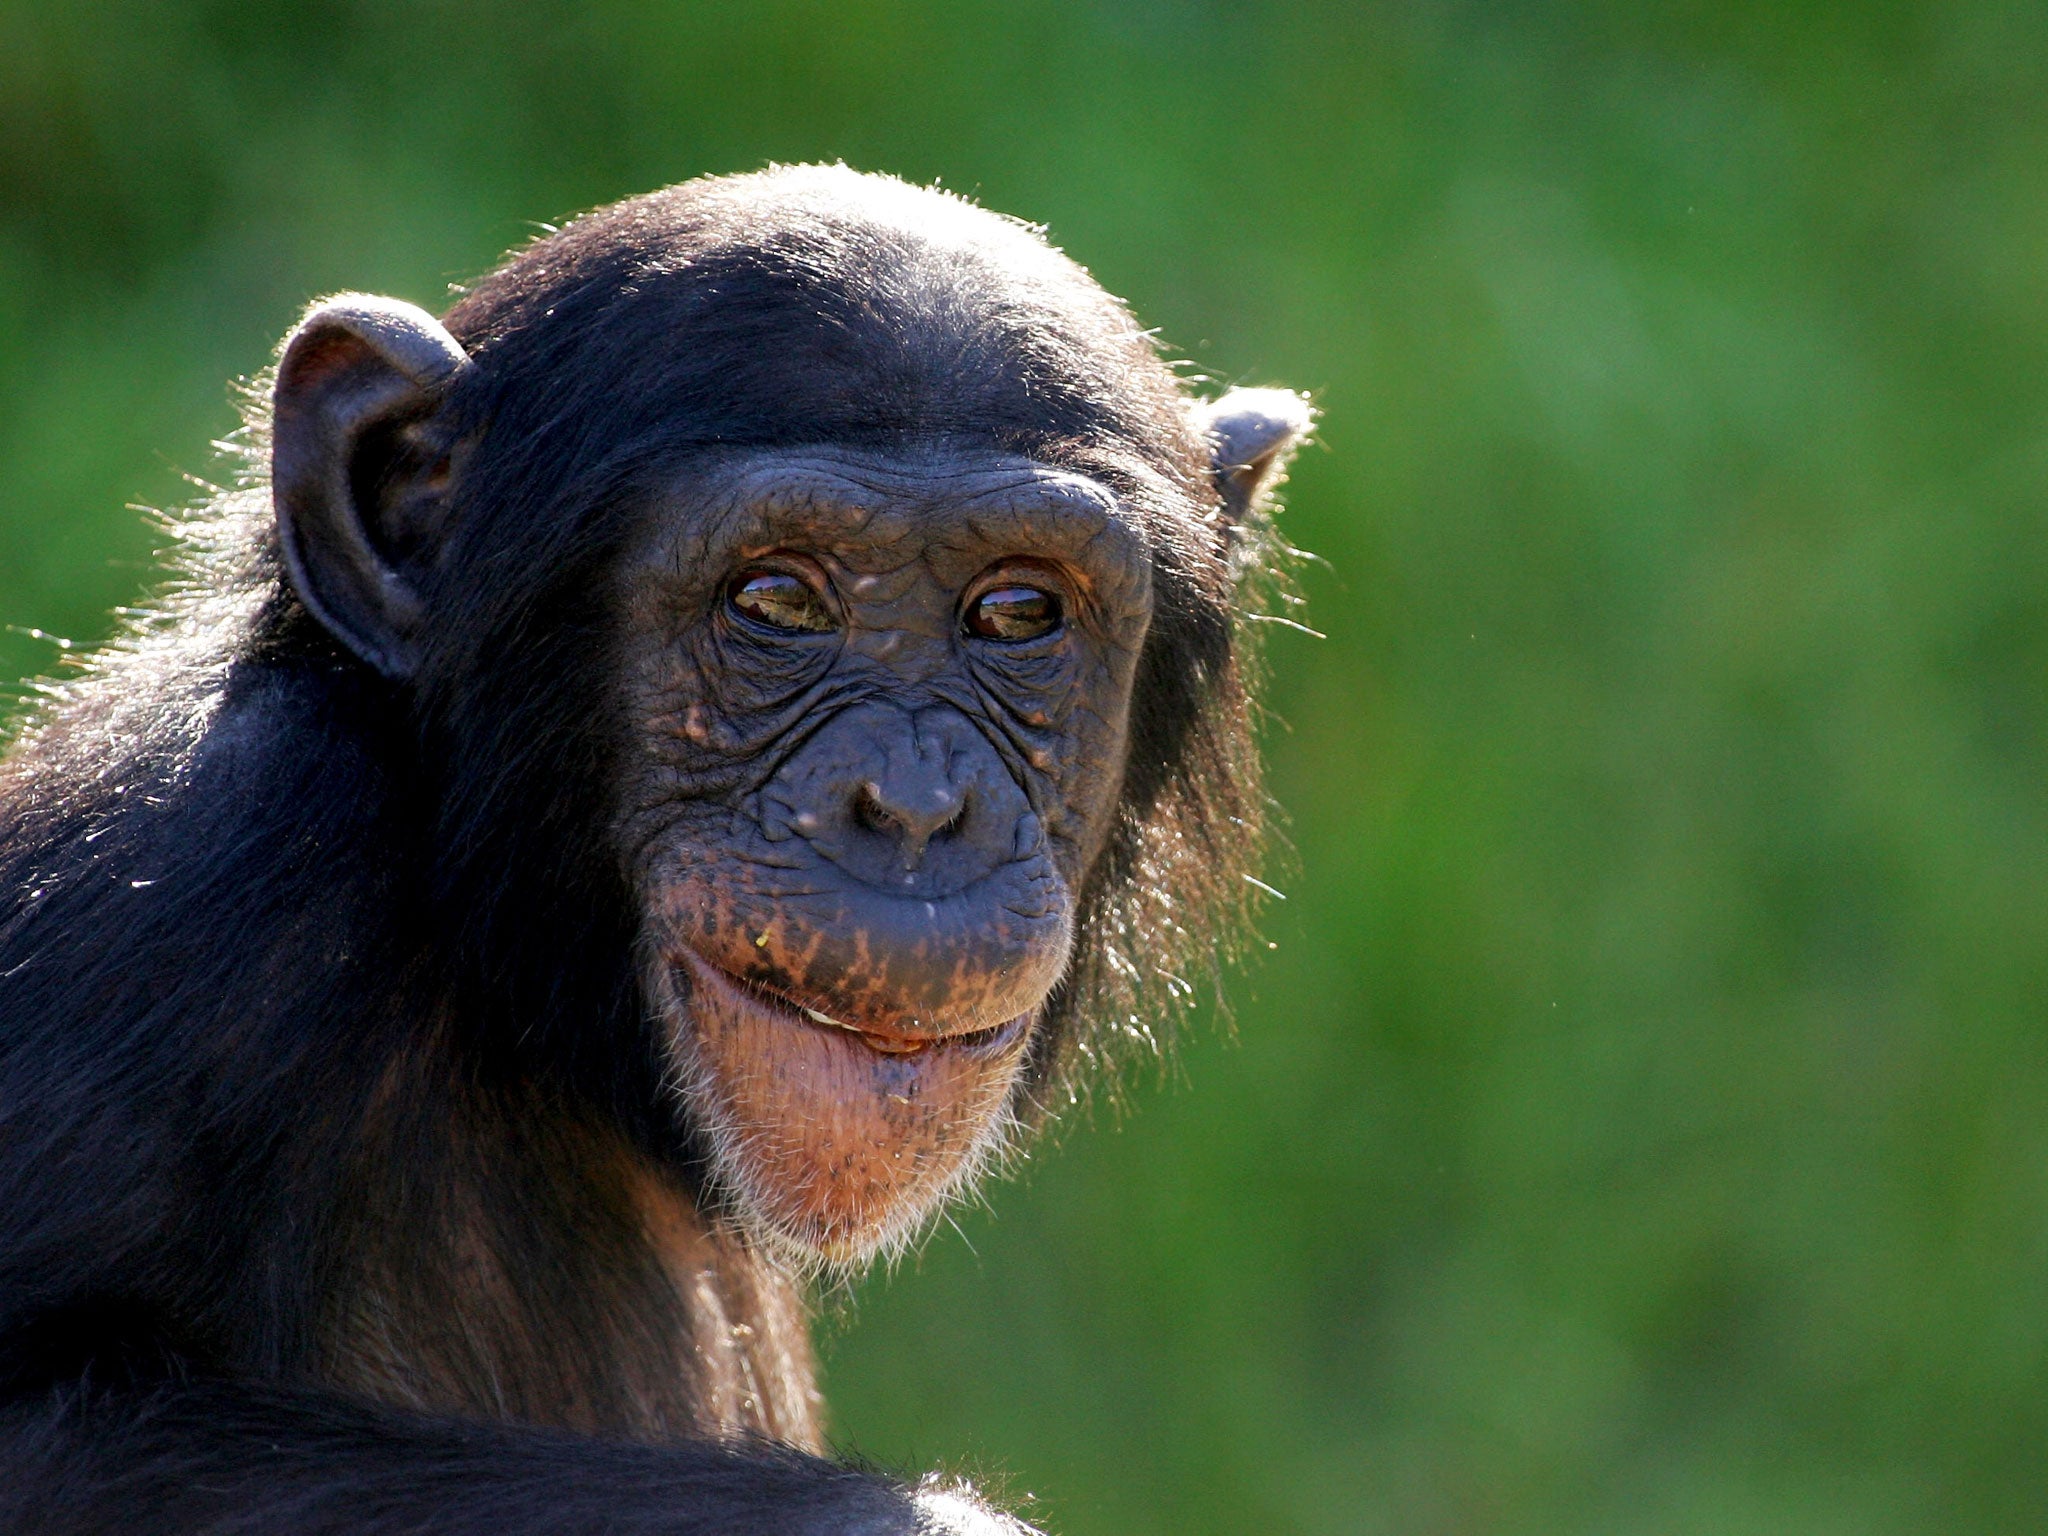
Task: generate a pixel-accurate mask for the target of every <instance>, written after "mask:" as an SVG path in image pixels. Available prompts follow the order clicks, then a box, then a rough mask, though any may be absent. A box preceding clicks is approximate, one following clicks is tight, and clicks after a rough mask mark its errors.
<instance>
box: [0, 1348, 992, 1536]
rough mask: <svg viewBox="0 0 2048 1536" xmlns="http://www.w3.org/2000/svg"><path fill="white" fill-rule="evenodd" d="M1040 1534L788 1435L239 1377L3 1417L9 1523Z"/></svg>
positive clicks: (627, 1534) (614, 1534) (649, 1533)
mask: <svg viewBox="0 0 2048 1536" xmlns="http://www.w3.org/2000/svg"><path fill="white" fill-rule="evenodd" d="M139 1531H147V1532H150V1533H152V1536H200V1533H204V1536H272V1533H277V1532H286V1531H289V1532H292V1533H293V1536H326V1533H332V1536H397V1533H400V1532H404V1533H407V1536H418V1533H421V1532H432V1533H434V1536H541V1533H547V1536H582V1533H586V1532H587V1533H591V1536H597V1533H604V1536H657V1533H659V1536H671V1533H673V1536H694V1533H697V1532H703V1533H706V1536H709V1533H713V1532H716V1533H718V1536H757V1533H758V1536H1028V1528H1027V1527H1025V1526H1023V1525H1021V1524H1019V1523H1017V1522H1015V1521H1013V1520H1011V1519H1010V1518H1009V1517H1008V1516H1006V1515H1001V1514H998V1513H997V1512H995V1511H993V1510H990V1509H988V1508H987V1507H986V1506H983V1505H980V1504H979V1503H977V1502H975V1501H973V1500H971V1499H969V1498H966V1497H964V1496H962V1495H961V1494H959V1493H957V1492H951V1491H941V1490H938V1489H935V1488H925V1489H918V1488H909V1487H905V1486H904V1485H902V1484H900V1483H896V1482H893V1481H891V1480H889V1479H887V1478H883V1477H879V1476H875V1475H872V1474H869V1473H866V1472H861V1471H856V1470H854V1469H851V1468H848V1467H843V1466H838V1465H835V1464H834V1463H832V1462H829V1461H823V1460H819V1459H818V1458H816V1457H812V1456H806V1455H803V1454H801V1453H799V1452H796V1451H791V1450H786V1449H781V1448H776V1447H766V1446H764V1447H756V1448H749V1449H725V1448H720V1447H717V1446H713V1445H710V1444H680V1445H668V1446H651V1445H636V1444H630V1443H624V1442H616V1441H603V1440H595V1439H588V1438H584V1437H579V1436H575V1435H570V1434H564V1433H558V1432H553V1431H543V1430H533V1429H523V1428H508V1427H506V1426H502V1425H487V1424H474V1423H466V1422H459V1421H455V1420H443V1419H433V1418H427V1417H421V1416H414V1415H409V1414H403V1413H397V1412H391V1411H387V1410H383V1409H378V1408H373V1407H366V1406H360V1405H357V1404H353V1403H349V1402H345V1401H343V1400H340V1399H337V1398H333V1397H328V1396H325V1395H322V1394H317V1393H311V1392H283V1391H276V1390H269V1389H260V1390H259V1389H248V1388H243V1387H239V1386H229V1385H206V1384H201V1385H190V1386H183V1387H176V1388H159V1389H154V1390H150V1391H146V1392H144V1391H132V1392H119V1391H94V1390H91V1389H78V1388H74V1389H68V1390H64V1391H61V1392H57V1393H53V1394H50V1395H47V1396H43V1397H39V1398H37V1399H34V1400H32V1401H19V1402H17V1403H15V1404H14V1405H13V1406H12V1407H11V1408H9V1409H8V1410H7V1411H6V1412H5V1413H4V1414H0V1533H5V1536H16V1533H22V1536H27V1533H29V1532H34V1533H36V1536H107V1533H114V1532H139Z"/></svg>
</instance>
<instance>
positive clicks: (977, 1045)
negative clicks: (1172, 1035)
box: [687, 952, 1031, 1056]
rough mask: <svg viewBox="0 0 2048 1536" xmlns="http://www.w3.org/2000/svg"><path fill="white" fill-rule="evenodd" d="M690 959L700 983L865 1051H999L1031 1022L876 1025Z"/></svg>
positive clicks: (1024, 1016) (1021, 1018)
mask: <svg viewBox="0 0 2048 1536" xmlns="http://www.w3.org/2000/svg"><path fill="white" fill-rule="evenodd" d="M688 960H689V963H688V966H687V968H688V970H689V971H690V973H691V975H692V977H693V978H694V979H696V980H698V982H699V983H700V984H701V983H702V982H703V981H706V980H709V981H710V982H711V983H712V984H713V985H715V986H722V987H723V988H725V989H729V990H730V992H732V993H735V994H737V996H738V998H739V999H742V1000H744V1001H745V1002H749V1003H752V1004H753V1005H754V1006H755V1007H757V1008H760V1009H762V1010H764V1011H766V1012H769V1013H774V1014H777V1015H780V1016H781V1017H783V1018H786V1019H788V1020H789V1021H790V1022H791V1023H793V1024H797V1025H801V1026H804V1027H807V1028H815V1029H826V1030H834V1031H837V1032H838V1033H839V1034H842V1035H849V1036H851V1037H852V1038H853V1039H855V1040H858V1041H859V1042H860V1043H861V1044H862V1045H864V1046H866V1047H867V1048H868V1049H869V1050H871V1051H875V1052H878V1053H880V1054H881V1055H884V1056H916V1055H920V1054H922V1053H924V1052H927V1051H933V1050H944V1051H955V1050H958V1051H965V1052H970V1053H976V1052H980V1053H988V1054H999V1053H1001V1052H1002V1051H1005V1050H1007V1049H1008V1048H1009V1047H1010V1046H1012V1045H1014V1044H1015V1043H1016V1041H1017V1038H1018V1037H1019V1036H1020V1035H1022V1034H1023V1033H1024V1030H1025V1029H1026V1028H1027V1027H1028V1026H1029V1024H1030V1022H1031V1015H1030V1014H1028V1013H1020V1014H1018V1015H1017V1017H1015V1018H1014V1019H1010V1020H1008V1021H1007V1022H1005V1023H1002V1024H996V1025H993V1026H991V1027H989V1028H987V1029H974V1030H948V1029H946V1028H944V1027H943V1026H937V1025H932V1024H928V1023H925V1022H924V1021H922V1020H915V1021H908V1022H906V1023H904V1024H903V1025H901V1026H897V1027H891V1028H888V1029H875V1028H871V1027H865V1026H863V1025H859V1024H853V1023H849V1022H847V1021H846V1020H844V1019H836V1018H834V1017H833V1016H832V1015H831V1014H829V1013H825V1012H823V1011H821V1010H819V1009H816V1008H812V1007H810V1006H809V1005H807V1004H804V1003H800V1002H798V1001H796V999H794V998H792V997H788V996H786V995H784V994H783V993H781V992H778V991H776V990H775V989H774V988H772V987H767V986H763V985H762V984H761V983H759V982H756V981H749V980H747V979H746V978H744V977H741V976H735V975H733V974H732V972H730V971H728V970H726V969H725V968H724V967H722V966H718V965H713V964H712V963H711V962H710V961H709V960H706V959H705V958H704V957H703V956H702V955H699V954H696V953H694V952H691V953H689V956H688Z"/></svg>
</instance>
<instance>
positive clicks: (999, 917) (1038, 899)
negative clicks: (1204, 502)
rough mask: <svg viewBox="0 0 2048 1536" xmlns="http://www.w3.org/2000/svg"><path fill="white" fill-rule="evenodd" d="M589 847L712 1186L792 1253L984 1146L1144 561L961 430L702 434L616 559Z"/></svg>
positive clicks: (1060, 924)
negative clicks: (625, 930) (628, 901)
mask: <svg viewBox="0 0 2048 1536" xmlns="http://www.w3.org/2000/svg"><path fill="white" fill-rule="evenodd" d="M623 570H624V578H623V579H624V582H625V591H624V593H623V601H622V602H621V604H620V605H619V609H618V611H619V612H620V613H621V614H622V615H623V616H624V625H623V631H622V633H623V647H624V660H625V668H624V677H625V689H626V700H625V703H626V718H627V721H628V728H629V731H630V734H631V740H630V741H629V743H628V744H627V771H626V773H625V774H624V786H625V788H624V793H625V796H626V801H625V804H624V805H623V806H622V807H621V808H620V823H619V825H620V837H621V846H622V848H623V851H624V855H625V858H626V860H627V862H628V865H629V872H630V875H631V877H632V878H633V879H634V881H635V882H636V883H637V885H638V888H639V890H640V892H641V897H642V905H643V910H644V911H645V913H646V914H647V915H646V919H645V923H646V928H645V932H644V935H643V938H644V946H645V957H646V958H645V964H646V975H647V985H648V988H649V991H650V993H651V995H652V997H653V999H654V1002H655V1006H656V1007H657V1008H658V1010H659V1012H660V1015H661V1024H662V1028H663V1034H664V1038H665V1041H666V1048H667V1050H668V1052H669V1056H670V1063H671V1067H672V1069H673V1073H674V1078H675V1081H676V1083H677V1086H678V1088H679V1091H680V1092H681V1094H682V1095H683V1098H684V1101H685V1110H686V1113H687V1115H688V1117H689V1119H690V1120H691V1122H692V1123H693V1124H694V1125H696V1126H697V1127H698V1128H699V1129H700V1130H701V1131H702V1132H703V1133H704V1134H705V1135H706V1137H707V1140H708V1143H709V1146H710V1149H711V1156H712V1159H713V1165H714V1166H713V1176H714V1178H715V1180H716V1181H717V1184H718V1186H719V1193H720V1194H721V1195H722V1196H723V1197H724V1198H725V1199H726V1200H728V1201H729V1202H730V1203H731V1204H732V1205H733V1207H734V1208H735V1211H736V1214H737V1215H738V1216H739V1217H740V1219H741V1220H742V1221H743V1222H744V1223H745V1224H746V1225H747V1226H748V1227H749V1228H750V1229H751V1230H752V1231H753V1232H754V1233H755V1235H756V1236H757V1238H759V1239H761V1240H762V1241H764V1242H765V1243H767V1244H768V1245H769V1246H770V1247H771V1248H773V1249H775V1250H776V1251H778V1252H779V1253H781V1254H782V1255H783V1256H784V1257H785V1258H786V1259H788V1260H790V1261H792V1262H795V1263H799V1264H806V1265H816V1264H820V1263H825V1264H845V1263H850V1262H857V1261H858V1260H860V1259H862V1258H865V1257H867V1256H869V1255H870V1254H872V1253H874V1252H876V1251H877V1250H880V1249H885V1248H887V1247H888V1246H889V1245H891V1244H892V1243H895V1242H899V1241H901V1240H902V1239H903V1238H905V1237H907V1236H908V1235H909V1234H911V1233H912V1232H914V1231H915V1230H916V1229H917V1227H918V1226H919V1224H920V1223H921V1221H922V1219H923V1218H924V1217H925V1216H926V1215H927V1214H929V1213H930V1211H931V1210H932V1209H933V1208H934V1207H935V1206H936V1205H937V1204H938V1203H939V1202H941V1201H942V1200H944V1199H945V1197H946V1196H947V1194H948V1193H949V1192H951V1191H952V1190H953V1189H954V1188H955V1187H956V1186H957V1185H958V1184H959V1183H960V1182H961V1181H962V1180H963V1179H965V1178H967V1177H969V1176H970V1175H971V1174H972V1173H973V1171H974V1169H975V1168H976V1166H977V1165H978V1164H979V1162H980V1161H981V1160H982V1159H983V1158H984V1156H985V1155H986V1154H987V1153H988V1151H989V1150H990V1149H991V1148H993V1147H995V1146H996V1145H998V1144H999V1143H1000V1140H1001V1135H1002V1129H1003V1126H1004V1123H1005V1120H1006V1106H1007V1103H1008V1100H1009V1097H1010V1093H1011V1090H1012V1087H1013V1085H1014V1083H1015V1081H1016V1078H1017V1075H1018V1072H1019V1069H1020V1067H1021V1066H1022V1064H1023V1062H1024V1059H1025V1055H1026V1050H1027V1046H1028V1044H1029V1041H1030V1038H1031V1033H1032V1030H1033V1028H1034V1024H1035V1021H1036V1018H1037V1015H1038V1013H1039V1010H1040V1008H1041V1005H1042V1004H1043V1003H1044V1002H1045V999H1046V997H1047V994H1048V993H1049V992H1050V991H1051V990H1052V988H1053V986H1054V985H1055V984H1056V983H1057V982H1058V981H1059V979H1060V977H1061V975H1062V974H1063V972H1064V971H1065V969H1066V966H1067V961H1068V955H1069V950H1070V946H1071V941H1072V935H1073V926H1074V919H1075V902H1076V896H1077V893H1078V892H1079V890H1080V888H1081V884H1082V881H1083V879H1084V876H1085V874H1086V872H1087V870H1088V869H1089V867H1090V865H1091V863H1092V861H1093V860H1094V859H1095V857H1096V855H1097V853H1098V852H1099V851H1100V849H1101V847H1102V845H1103V842H1104V839H1105V837H1106V835H1107V833H1108V830H1109V825H1110V820H1111V817H1112V816H1113V814H1114V808H1115V805H1116V802H1117V797H1118V790H1119V787H1120V785H1121V782H1122V776H1123V767H1124V759H1125V752H1126V732H1127V726H1128V716H1129V709H1130V699H1131V689H1132V680H1133V676H1134V674H1135V672H1136V669H1137V661H1138V654H1139V650H1140V648H1141V646H1142V645H1143V642H1144V639H1145V634H1146V630H1147V627H1148V625H1149V623H1150V619H1151V570H1152V566H1151V559H1150V556H1149V553H1148V549H1147V546H1146V543H1145V540H1144V538H1143V536H1142V534H1141V533H1140V532H1139V531H1138V529H1137V528H1135V527H1134V526H1133V524H1132V523H1131V521H1130V520H1129V518H1128V515H1127V513H1126V512H1125V511H1124V510H1123V509H1121V508H1120V507H1119V504H1118V501H1117V498H1116V497H1115V496H1114V495H1113V494H1112V493H1111V492H1110V491H1109V490H1107V489H1106V488H1105V487H1104V486H1102V485H1101V484H1099V483H1097V482H1095V481H1093V480H1090V479H1088V478H1086V477H1084V476H1081V475H1078V474H1075V473H1071V472H1066V471H1060V470H1054V469H1049V468H1046V467H1044V466H1041V465H1037V464H1033V463H1031V462H1028V461H1026V460H1022V459H1015V458H1008V457H1003V456H999V455H994V454H990V453H986V452H979V453H964V452H954V451H947V450H944V449H935V450H933V451H932V452H931V453H929V454H928V455H917V456H879V455H875V454H869V453H855V452H850V451H840V450H832V449H819V450H816V451H812V452H807V453H806V452H795V453H792V452H787V451H782V452H776V453H772V454H770V453H761V454H754V455H735V456H732V457H727V458H722V459H718V460H715V461H714V462H713V463H712V464H710V465H709V466H708V467H702V468H700V469H699V470H698V471H696V472H695V473H693V474H692V475H691V476H690V477H689V479H688V481H687V482H686V483H685V484H681V485H678V486H677V487H675V488H674V489H673V491H672V493H671V494H670V495H669V496H667V497H666V498H663V499H661V501H660V503H659V504H658V505H657V507H656V508H655V509H654V510H653V513H652V515H651V517H650V522H649V526H648V529H647V531H646V533H645V535H644V537H643V539H642V542H641V543H640V545H639V547H638V549H637V551H636V552H635V554H634V555H633V556H632V557H631V558H629V559H628V561H627V562H626V564H625V566H624V568H623Z"/></svg>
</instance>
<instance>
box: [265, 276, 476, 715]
mask: <svg viewBox="0 0 2048 1536" xmlns="http://www.w3.org/2000/svg"><path fill="white" fill-rule="evenodd" d="M468 366H469V354H468V353H466V352H464V351H463V350H462V346H461V344H460V343H459V342H457V341H456V339H455V338H454V337H453V336H450V335H449V334H448V332H447V331H446V330H444V329H443V328H442V326H441V323H440V321H438V320H436V319H435V318H434V317H433V316H432V315H430V314H428V313H427V312H426V311H425V310H423V309H418V308H415V307H414V306H413V305H411V304H407V303H404V302H403V301H401V300H399V299H380V298H373V297H371V296H370V295H367V294H359V293H346V294H341V295H339V296H338V297H336V298H332V299H329V300H327V301H326V302H324V303H321V304H316V305H314V306H313V308H312V309H311V310H310V311H308V312H307V315H306V317H305V319H303V320H301V321H300V322H299V325H298V328H297V329H296V330H294V331H293V332H292V333H291V335H290V336H288V337H286V338H285V343H284V348H283V351H282V352H281V353H280V355H279V358H278V364H277V383H276V386H275V388H274V391H273V394H272V400H271V451H270V484H271V498H272V502H273V504H274V505H275V507H276V510H277V533H278V542H279V544H280V545H281V546H282V549H283V552H284V564H285V570H286V573H287V574H288V575H289V576H290V578H291V583H292V587H293V589H294V590H295V591H296V592H297V593H298V595H299V600H300V601H301V602H303V603H304V604H305V605H306V607H307V608H308V609H310V610H311V611H312V613H313V616H314V617H315V618H317V619H318V620H319V621H320V622H321V623H322V624H323V625H325V626H326V627H327V629H328V630H329V632H331V633H332V634H333V635H334V637H335V638H336V639H338V640H340V641H341V643H342V644H344V645H346V646H347V647H348V648H349V649H350V650H352V651H354V652H355V653H356V654H357V655H358V656H360V657H362V659H363V660H364V661H367V662H368V663H369V664H370V665H371V666H373V667H375V668H376V669H377V670H378V671H379V672H381V673H383V674H384V675H385V676H386V677H389V678H404V677H407V676H409V675H410V674H411V673H412V671H413V669H414V667H415V666H416V665H417V664H418V659H419V647H418V634H419V628H420V622H421V619H422V618H423V616H424V609H423V606H422V604H421V601H420V596H419V593H418V592H417V591H416V590H415V589H414V587H413V585H412V583H411V582H410V581H409V580H408V579H407V576H406V566H407V564H408V561H409V558H410V557H412V556H415V555H417V554H419V553H420V552H421V548H422V546H423V544H424V543H425V541H426V540H427V539H428V538H429V537H430V536H431V535H432V533H433V532H434V531H435V529H436V526H437V523H438V517H439V512H440V503H441V493H442V491H443V489H444V487H445V483H446V481H447V478H448V474H449V467H448V456H449V445H448V444H447V443H446V442H444V441H441V437H440V434H438V433H437V432H436V431H435V428H434V422H433V413H434V409H435V407H436V406H437V405H438V404H439V403H440V401H441V399H442V397H443V396H444V395H445V394H446V392H447V389H448V386H449V384H450V383H451V382H452V381H453V380H454V379H455V377H456V376H457V375H458V374H459V373H461V372H462V370H463V369H465V368H467V367H468Z"/></svg>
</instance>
